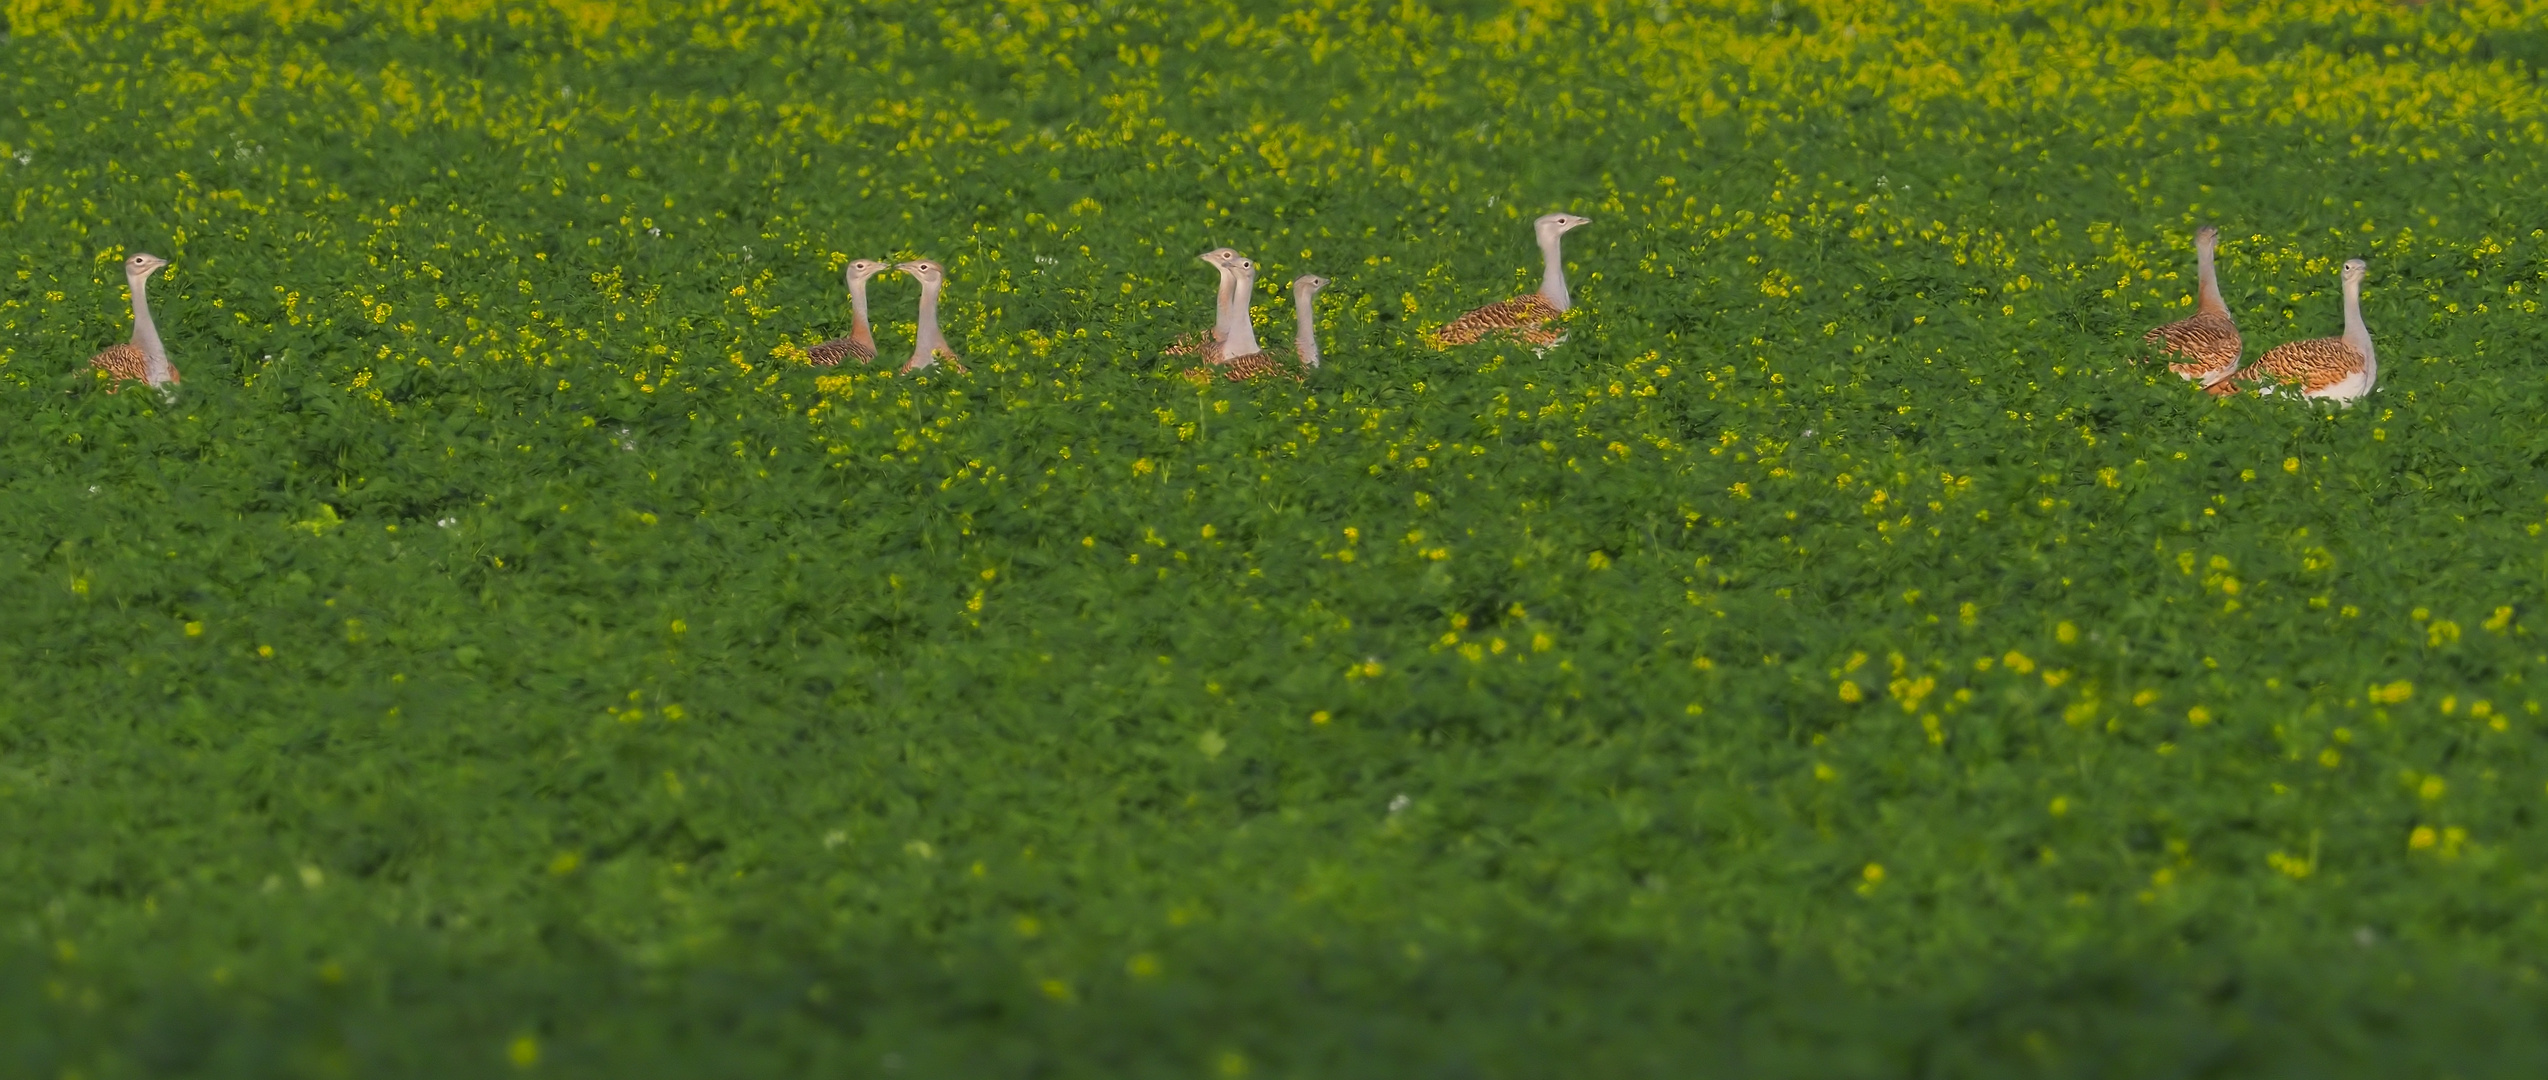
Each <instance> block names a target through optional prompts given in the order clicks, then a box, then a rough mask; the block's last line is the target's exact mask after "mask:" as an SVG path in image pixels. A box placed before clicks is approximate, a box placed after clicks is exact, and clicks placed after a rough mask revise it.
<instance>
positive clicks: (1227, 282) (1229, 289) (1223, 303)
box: [1212, 265, 1244, 355]
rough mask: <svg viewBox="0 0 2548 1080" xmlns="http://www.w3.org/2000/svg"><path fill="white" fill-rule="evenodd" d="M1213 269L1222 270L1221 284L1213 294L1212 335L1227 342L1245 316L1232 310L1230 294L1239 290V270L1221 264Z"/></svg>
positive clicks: (1215, 338)
mask: <svg viewBox="0 0 2548 1080" xmlns="http://www.w3.org/2000/svg"><path fill="white" fill-rule="evenodd" d="M1213 269H1215V270H1218V271H1220V272H1221V286H1220V288H1219V289H1218V290H1216V291H1215V292H1214V293H1213V294H1212V337H1213V339H1214V340H1216V341H1220V342H1224V343H1227V342H1228V341H1229V340H1230V334H1231V333H1232V332H1233V331H1234V330H1235V329H1236V328H1237V327H1236V324H1237V323H1238V322H1240V321H1242V320H1243V318H1244V317H1243V316H1239V315H1233V314H1231V312H1230V295H1231V294H1232V293H1234V292H1237V291H1238V271H1237V270H1235V269H1232V268H1231V267H1227V266H1220V265H1215V266H1214V267H1213ZM1231 355H1236V354H1231Z"/></svg>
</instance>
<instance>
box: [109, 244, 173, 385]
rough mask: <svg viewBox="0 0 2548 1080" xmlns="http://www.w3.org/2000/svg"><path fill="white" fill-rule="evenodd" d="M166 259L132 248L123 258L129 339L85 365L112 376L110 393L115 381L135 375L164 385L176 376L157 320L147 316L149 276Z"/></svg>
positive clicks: (149, 381) (134, 377)
mask: <svg viewBox="0 0 2548 1080" xmlns="http://www.w3.org/2000/svg"><path fill="white" fill-rule="evenodd" d="M166 265H168V260H166V259H163V258H160V257H159V256H157V255H148V254H144V253H141V252H134V253H133V257H132V258H129V259H126V260H124V284H125V285H126V286H129V287H130V288H131V289H132V293H133V340H132V341H130V342H127V343H125V344H122V345H117V346H114V347H112V348H109V349H107V350H106V351H105V352H102V353H99V354H97V355H95V356H92V357H89V361H88V363H89V366H90V367H93V368H96V369H98V370H100V371H103V372H105V373H107V374H108V375H109V376H112V378H111V379H109V380H108V382H107V384H106V392H107V393H110V394H112V393H114V392H115V384H116V383H118V382H121V381H123V380H125V379H138V380H140V381H141V382H143V383H146V384H148V385H150V386H155V387H156V386H167V385H169V384H171V383H174V382H176V381H178V380H177V365H175V364H171V363H169V362H168V347H167V346H165V345H162V344H160V343H159V324H158V323H155V322H152V321H151V318H150V291H149V290H150V276H151V275H152V274H156V273H158V272H159V268H160V267H163V266H166Z"/></svg>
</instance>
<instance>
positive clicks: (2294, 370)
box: [2143, 225, 2380, 405]
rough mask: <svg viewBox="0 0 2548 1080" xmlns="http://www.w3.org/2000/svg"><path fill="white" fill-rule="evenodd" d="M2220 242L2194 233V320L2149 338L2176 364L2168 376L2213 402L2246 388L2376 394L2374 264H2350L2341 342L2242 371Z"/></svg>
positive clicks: (2303, 344) (2284, 352) (2291, 349)
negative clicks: (2366, 314) (2218, 256)
mask: <svg viewBox="0 0 2548 1080" xmlns="http://www.w3.org/2000/svg"><path fill="white" fill-rule="evenodd" d="M2220 242H2221V231H2220V230H2219V229H2216V228H2213V227H2212V226H2209V225H2206V226H2203V227H2202V228H2200V229H2197V230H2195V232H2194V268H2195V278H2196V282H2197V285H2198V287H2199V294H2198V296H2197V298H2196V300H2195V311H2194V315H2193V317H2192V318H2187V319H2179V320H2177V321H2176V322H2172V323H2169V324H2167V325H2166V326H2159V327H2153V328H2151V330H2150V332H2149V333H2148V334H2145V335H2143V339H2144V340H2146V341H2150V342H2153V343H2155V344H2157V345H2158V346H2159V351H2160V352H2162V353H2165V354H2169V355H2172V356H2175V357H2177V359H2175V360H2172V361H2170V362H2169V364H2168V368H2169V370H2172V371H2174V372H2176V373H2177V374H2179V375H2183V376H2185V377H2186V378H2188V379H2191V380H2193V381H2195V382H2198V383H2201V384H2202V386H2203V389H2204V392H2206V393H2209V394H2213V395H2215V396H2227V395H2230V394H2235V393H2237V392H2238V391H2239V390H2240V388H2241V387H2242V386H2252V387H2254V388H2255V389H2256V391H2257V392H2258V393H2262V394H2271V393H2275V392H2277V391H2278V390H2280V389H2282V388H2284V387H2290V388H2293V389H2296V390H2298V391H2299V392H2300V394H2301V396H2303V397H2312V398H2324V399H2327V400H2329V401H2336V402H2342V403H2344V404H2348V405H2350V404H2352V403H2353V401H2354V399H2356V398H2359V397H2361V396H2362V395H2364V394H2368V393H2370V392H2371V384H2372V383H2373V382H2374V381H2376V380H2378V378H2379V377H2380V359H2379V356H2378V354H2376V353H2374V352H2372V351H2371V331H2370V330H2369V329H2368V328H2366V327H2365V326H2363V325H2362V278H2363V275H2364V274H2365V273H2366V272H2367V271H2368V269H2369V264H2367V263H2365V262H2363V261H2362V260H2360V259H2355V260H2352V261H2350V262H2347V263H2346V264H2345V265H2344V272H2343V273H2342V275H2341V279H2342V281H2343V282H2344V297H2345V313H2344V318H2345V327H2344V333H2343V334H2342V335H2340V336H2337V337H2325V338H2312V339H2310V340H2307V341H2294V342H2289V343H2286V344H2282V345H2277V346H2275V347H2274V348H2272V349H2270V350H2268V351H2267V352H2266V353H2265V355H2263V356H2260V357H2257V358H2256V362H2255V363H2253V364H2249V365H2247V366H2246V367H2244V368H2242V367H2240V366H2238V362H2239V359H2240V344H2239V338H2238V324H2237V323H2235V322H2233V321H2231V319H2230V313H2229V305H2227V304H2225V303H2222V302H2221V282H2220V276H2219V274H2218V272H2217V271H2215V270H2214V269H2213V266H2212V253H2213V250H2214V249H2215V248H2217V247H2218V246H2219V245H2220Z"/></svg>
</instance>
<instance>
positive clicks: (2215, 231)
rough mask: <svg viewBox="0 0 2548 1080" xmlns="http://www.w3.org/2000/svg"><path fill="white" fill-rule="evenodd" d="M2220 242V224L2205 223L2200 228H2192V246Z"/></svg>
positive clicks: (2206, 245) (2207, 245)
mask: <svg viewBox="0 0 2548 1080" xmlns="http://www.w3.org/2000/svg"><path fill="white" fill-rule="evenodd" d="M2220 242H2221V229H2220V226H2217V225H2206V226H2203V227H2202V228H2200V229H2196V230H2194V246H2196V247H2210V246H2212V245H2214V244H2217V243H2220Z"/></svg>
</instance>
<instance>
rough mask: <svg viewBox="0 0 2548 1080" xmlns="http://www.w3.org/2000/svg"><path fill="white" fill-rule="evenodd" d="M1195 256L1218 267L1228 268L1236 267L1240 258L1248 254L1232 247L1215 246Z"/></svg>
mask: <svg viewBox="0 0 2548 1080" xmlns="http://www.w3.org/2000/svg"><path fill="white" fill-rule="evenodd" d="M1195 258H1197V259H1200V260H1202V261H1204V262H1207V263H1210V264H1212V266H1213V267H1215V268H1217V269H1221V270H1228V269H1232V268H1234V267H1236V266H1237V265H1238V263H1239V260H1241V259H1243V258H1246V256H1244V255H1241V254H1239V253H1238V252H1237V251H1236V250H1234V249H1231V248H1213V249H1212V250H1210V251H1207V252H1204V253H1203V254H1201V255H1197V256H1195Z"/></svg>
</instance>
